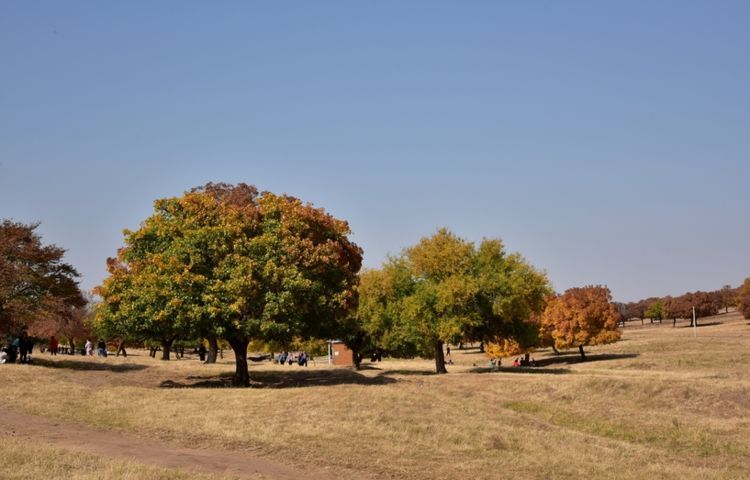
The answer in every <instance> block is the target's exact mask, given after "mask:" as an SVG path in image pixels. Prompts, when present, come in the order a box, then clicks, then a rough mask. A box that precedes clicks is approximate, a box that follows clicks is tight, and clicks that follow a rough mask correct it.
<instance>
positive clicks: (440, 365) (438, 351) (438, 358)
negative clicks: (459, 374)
mask: <svg viewBox="0 0 750 480" xmlns="http://www.w3.org/2000/svg"><path fill="white" fill-rule="evenodd" d="M435 371H436V372H437V373H448V370H446V369H445V356H443V341H442V340H436V341H435Z"/></svg>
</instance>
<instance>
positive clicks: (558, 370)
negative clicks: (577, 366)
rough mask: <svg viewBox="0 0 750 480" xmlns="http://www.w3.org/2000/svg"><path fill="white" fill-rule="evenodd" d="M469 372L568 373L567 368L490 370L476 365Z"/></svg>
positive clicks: (500, 368) (505, 368) (507, 368)
mask: <svg viewBox="0 0 750 480" xmlns="http://www.w3.org/2000/svg"><path fill="white" fill-rule="evenodd" d="M469 372H471V373H497V372H501V373H518V374H530V375H564V374H566V373H570V370H568V369H567V368H540V367H496V368H494V369H493V370H490V369H489V367H486V368H482V367H477V368H474V369H471V370H469Z"/></svg>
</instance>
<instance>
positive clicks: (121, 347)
mask: <svg viewBox="0 0 750 480" xmlns="http://www.w3.org/2000/svg"><path fill="white" fill-rule="evenodd" d="M120 353H122V356H123V357H125V358H128V352H126V351H125V340H123V339H122V338H118V339H117V351H116V352H115V357H119V356H120Z"/></svg>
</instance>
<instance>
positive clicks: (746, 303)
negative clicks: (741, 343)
mask: <svg viewBox="0 0 750 480" xmlns="http://www.w3.org/2000/svg"><path fill="white" fill-rule="evenodd" d="M736 301H737V309H738V310H739V311H740V312H741V313H742V316H744V317H745V318H748V319H750V277H748V278H746V279H745V282H744V283H743V284H742V286H741V287H740V290H739V293H738V294H737V300H736Z"/></svg>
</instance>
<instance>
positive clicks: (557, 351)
mask: <svg viewBox="0 0 750 480" xmlns="http://www.w3.org/2000/svg"><path fill="white" fill-rule="evenodd" d="M552 351H553V352H555V355H560V350H558V349H557V347H556V346H555V344H554V343H553V344H552Z"/></svg>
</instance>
